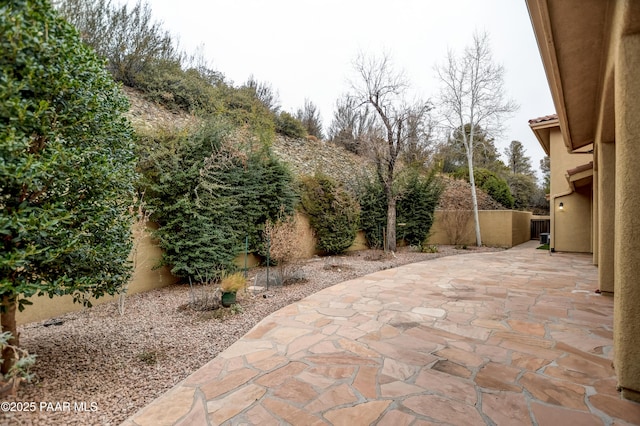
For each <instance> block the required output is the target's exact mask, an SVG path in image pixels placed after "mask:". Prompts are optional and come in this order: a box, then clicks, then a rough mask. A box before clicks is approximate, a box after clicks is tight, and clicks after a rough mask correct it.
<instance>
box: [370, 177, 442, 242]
mask: <svg viewBox="0 0 640 426" xmlns="http://www.w3.org/2000/svg"><path fill="white" fill-rule="evenodd" d="M398 193H400V194H401V195H400V198H399V199H398V201H397V204H396V225H397V227H396V235H397V238H398V240H404V241H406V242H407V243H409V244H412V245H417V246H420V245H422V244H423V243H424V241H425V240H426V238H427V236H428V235H429V231H430V229H431V225H432V224H433V217H434V211H435V208H436V206H437V204H438V201H439V200H440V195H441V194H442V186H441V184H440V182H439V181H438V179H437V178H436V176H435V175H434V173H429V174H424V172H422V171H421V170H420V169H410V170H407V172H406V175H405V177H404V179H401V180H399V188H398ZM358 201H359V203H360V208H361V213H360V226H361V228H362V230H363V231H364V233H365V237H366V239H367V244H368V245H369V247H382V246H383V235H384V234H385V229H386V226H387V201H386V197H385V193H384V188H383V186H382V183H381V182H380V181H379V180H378V179H375V178H373V179H363V180H361V182H360V184H359V185H358Z"/></svg>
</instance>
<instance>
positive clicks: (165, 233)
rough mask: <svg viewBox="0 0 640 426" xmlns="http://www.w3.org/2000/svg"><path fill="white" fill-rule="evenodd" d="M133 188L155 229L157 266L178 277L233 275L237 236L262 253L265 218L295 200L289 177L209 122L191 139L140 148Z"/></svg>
mask: <svg viewBox="0 0 640 426" xmlns="http://www.w3.org/2000/svg"><path fill="white" fill-rule="evenodd" d="M140 151H141V152H140V158H141V160H140V171H141V172H142V173H143V175H144V179H143V181H142V183H141V189H142V190H143V191H145V197H146V201H147V204H148V206H149V208H150V209H152V211H153V215H152V219H154V220H155V221H157V222H158V224H159V225H160V228H159V229H158V231H157V237H158V239H159V241H160V245H161V247H162V248H163V249H164V251H165V254H164V257H163V263H164V264H166V265H169V266H171V268H172V273H173V274H175V275H177V276H180V277H189V276H193V277H196V278H198V275H199V276H202V277H205V276H206V277H213V276H216V275H218V273H219V272H220V271H222V270H232V269H234V265H233V259H234V258H235V257H236V255H237V254H238V253H240V252H241V250H242V248H243V245H244V241H245V237H247V236H248V237H249V245H250V251H261V250H262V231H263V229H264V224H265V222H266V221H267V219H271V220H275V219H276V218H277V217H278V213H279V211H280V208H281V207H282V206H283V207H284V210H285V212H292V211H293V206H294V203H295V200H296V195H295V193H294V191H293V182H292V177H291V174H290V172H289V171H288V170H287V169H286V167H285V166H284V165H283V164H282V163H281V162H279V161H278V160H277V159H276V158H275V157H274V156H273V154H272V152H271V151H270V149H269V148H268V146H267V145H264V144H260V143H259V142H258V141H256V140H255V138H254V137H253V136H252V135H251V134H250V133H248V132H246V131H239V130H237V129H234V127H233V126H230V125H229V124H227V123H225V122H222V121H220V120H212V121H210V122H208V123H207V125H206V126H204V127H203V128H202V129H201V130H200V131H198V132H197V133H195V134H191V135H189V134H183V135H181V134H178V135H176V134H168V135H164V136H160V137H157V136H156V137H155V138H147V139H146V140H143V141H141V144H140Z"/></svg>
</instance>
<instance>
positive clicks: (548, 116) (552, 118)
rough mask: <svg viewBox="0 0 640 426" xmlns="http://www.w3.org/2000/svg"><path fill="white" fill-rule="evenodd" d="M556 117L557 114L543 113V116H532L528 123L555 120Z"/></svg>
mask: <svg viewBox="0 0 640 426" xmlns="http://www.w3.org/2000/svg"><path fill="white" fill-rule="evenodd" d="M557 119H558V114H550V115H545V116H544V117H538V118H532V119H531V120H529V124H536V123H542V122H544V121H551V120H557Z"/></svg>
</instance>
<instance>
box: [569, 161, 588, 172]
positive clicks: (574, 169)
mask: <svg viewBox="0 0 640 426" xmlns="http://www.w3.org/2000/svg"><path fill="white" fill-rule="evenodd" d="M590 169H593V161H590V162H588V163H587V164H582V165H580V166H578V167H575V168H573V169H569V170H567V174H568V175H569V176H573V175H575V174H577V173H580V172H584V171H585V170H590Z"/></svg>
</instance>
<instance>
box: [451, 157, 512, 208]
mask: <svg viewBox="0 0 640 426" xmlns="http://www.w3.org/2000/svg"><path fill="white" fill-rule="evenodd" d="M454 176H455V177H457V178H459V179H465V180H467V181H468V180H469V170H468V169H467V168H465V167H463V168H460V169H458V171H457V172H456V173H455V174H454ZM473 177H474V178H475V182H476V187H478V188H481V189H483V190H484V191H485V192H486V193H487V194H489V195H490V196H491V198H493V199H494V200H496V201H497V202H499V203H500V204H502V205H503V206H504V207H506V208H508V209H512V208H513V205H514V199H513V195H511V190H510V189H509V184H508V183H507V181H506V180H504V179H503V178H501V177H500V176H498V174H496V173H495V172H492V171H491V170H488V169H483V168H477V169H474V170H473Z"/></svg>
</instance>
